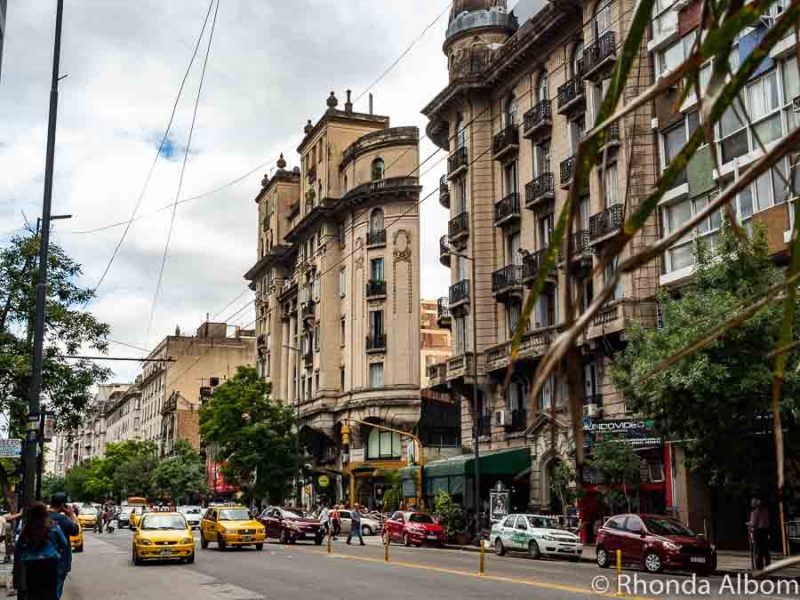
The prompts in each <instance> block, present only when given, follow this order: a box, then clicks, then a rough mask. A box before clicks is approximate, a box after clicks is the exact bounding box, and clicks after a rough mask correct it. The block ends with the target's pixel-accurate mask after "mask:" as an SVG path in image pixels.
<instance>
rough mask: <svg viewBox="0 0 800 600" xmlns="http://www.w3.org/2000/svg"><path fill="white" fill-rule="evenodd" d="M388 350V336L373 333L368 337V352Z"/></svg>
mask: <svg viewBox="0 0 800 600" xmlns="http://www.w3.org/2000/svg"><path fill="white" fill-rule="evenodd" d="M379 350H386V334H385V333H372V334H370V335H368V336H367V352H370V351H372V352H377V351H379Z"/></svg>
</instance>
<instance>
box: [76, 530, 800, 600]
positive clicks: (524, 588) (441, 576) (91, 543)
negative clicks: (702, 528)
mask: <svg viewBox="0 0 800 600" xmlns="http://www.w3.org/2000/svg"><path fill="white" fill-rule="evenodd" d="M366 542H367V546H366V547H363V548H362V547H360V546H347V545H345V544H344V542H343V541H342V540H340V541H338V542H334V544H333V552H332V554H330V555H328V554H327V552H326V548H325V546H321V547H320V546H314V545H313V544H303V543H299V544H297V545H294V546H283V545H281V544H278V543H268V544H267V545H266V547H265V548H264V550H263V551H262V552H256V551H255V550H254V549H250V548H246V549H237V550H228V551H226V552H220V551H219V550H217V549H216V548H215V547H214V546H213V545H212V547H211V548H210V549H209V550H201V549H200V546H199V543H198V544H197V560H196V562H195V564H194V565H182V564H180V565H178V564H157V565H156V564H150V565H144V566H141V567H134V566H133V565H132V564H131V560H130V554H131V534H130V532H129V531H127V530H122V531H118V532H115V533H113V534H110V535H109V534H103V535H99V534H94V533H87V534H86V551H85V552H84V553H83V554H78V555H76V556H75V558H74V565H73V572H72V574H71V576H70V579H69V580H68V581H67V585H66V589H65V596H64V597H65V599H66V600H89V599H91V600H95V599H100V598H102V599H103V600H106V599H109V600H111V599H113V600H127V599H133V598H136V599H137V600H139V599H142V598H147V599H148V600H150V599H152V600H160V599H162V598H163V599H170V600H172V599H175V598H189V599H191V600H223V599H224V600H261V599H265V600H266V599H269V600H271V599H273V598H276V599H278V598H279V599H280V600H307V599H309V598H314V597H325V598H342V599H345V598H346V599H348V600H376V598H377V599H380V600H391V599H394V598H415V599H419V598H423V599H425V598H436V599H443V600H449V599H453V600H465V599H487V600H489V599H491V600H497V599H498V598H503V599H506V598H508V599H517V598H519V599H523V598H524V599H525V600H530V599H531V598H536V599H537V600H540V599H541V600H556V599H558V600H561V599H565V598H567V599H569V598H596V597H597V596H598V595H601V594H597V593H596V592H594V591H592V581H593V579H595V578H596V577H598V576H602V577H607V578H608V583H609V589H608V593H607V594H606V595H611V596H613V593H614V591H615V574H614V571H613V570H601V569H599V568H598V567H596V566H595V565H592V564H587V563H572V562H567V561H561V560H548V559H543V560H530V559H528V558H525V557H521V556H506V557H502V558H500V557H497V556H494V555H493V554H491V553H488V552H487V553H486V555H485V561H486V562H485V575H484V576H479V575H478V560H479V556H478V554H477V553H473V552H464V551H459V550H440V549H435V548H405V547H402V546H396V545H392V546H391V547H390V557H389V563H385V562H384V558H383V546H382V545H381V543H380V538H378V537H371V538H367V539H366ZM623 574H624V575H625V576H626V577H628V578H629V579H628V586H629V587H628V590H627V591H629V592H631V593H630V594H625V595H626V596H629V597H637V598H655V597H659V598H662V597H688V596H697V595H709V596H713V597H728V598H735V597H744V596H746V595H751V594H745V593H744V591H745V590H740V591H741V593H735V592H736V591H737V588H734V587H731V586H736V585H740V584H739V583H737V582H736V580H735V579H734V580H730V581H729V584H730V585H729V586H728V587H725V588H724V589H722V591H723V593H721V594H720V593H719V592H720V589H721V586H722V585H723V584H724V583H725V580H723V578H721V577H712V578H709V579H708V580H703V579H702V578H697V579H694V580H693V579H692V577H691V576H686V575H671V574H664V575H659V576H649V575H647V574H645V573H642V572H639V571H630V570H626V571H624V573H623ZM634 576H635V577H637V578H638V579H639V582H638V583H637V584H634V582H633V581H631V580H630V578H633V577H634ZM693 581H694V584H695V588H694V591H695V593H694V594H692V593H690V592H692V589H691V586H692V584H693ZM704 581H706V582H707V583H705V584H704V583H703V582H704ZM635 585H638V587H635ZM704 585H708V589H707V590H706V589H705V588H704V587H703V586H704ZM742 585H743V584H742ZM667 586H673V587H672V589H669V588H668V587H667ZM678 586H683V587H682V588H681V589H680V590H679V593H678V594H675V593H669V592H673V591H675V588H676V587H678ZM759 591H763V590H759ZM784 591H786V590H775V593H771V594H769V593H768V594H762V593H758V594H757V595H758V597H760V598H766V597H770V598H790V597H794V598H797V596H796V595H794V594H791V593H788V594H787V593H782V592H784ZM687 592H689V593H687Z"/></svg>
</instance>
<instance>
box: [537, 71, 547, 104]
mask: <svg viewBox="0 0 800 600" xmlns="http://www.w3.org/2000/svg"><path fill="white" fill-rule="evenodd" d="M549 98H550V96H549V90H548V89H547V71H542V74H541V75H539V83H538V85H537V86H536V100H538V101H539V102H544V101H545V100H548V99H549Z"/></svg>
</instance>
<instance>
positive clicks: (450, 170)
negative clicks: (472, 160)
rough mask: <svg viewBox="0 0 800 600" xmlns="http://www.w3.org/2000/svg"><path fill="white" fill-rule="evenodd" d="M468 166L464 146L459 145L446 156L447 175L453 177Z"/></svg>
mask: <svg viewBox="0 0 800 600" xmlns="http://www.w3.org/2000/svg"><path fill="white" fill-rule="evenodd" d="M468 166H469V153H468V152H467V147H466V146H461V148H458V149H457V150H456V151H455V152H453V153H452V154H451V155H450V156H448V157H447V177H448V178H449V179H453V178H454V177H456V176H458V175H460V174H461V173H463V172H464V171H466V170H467V167H468Z"/></svg>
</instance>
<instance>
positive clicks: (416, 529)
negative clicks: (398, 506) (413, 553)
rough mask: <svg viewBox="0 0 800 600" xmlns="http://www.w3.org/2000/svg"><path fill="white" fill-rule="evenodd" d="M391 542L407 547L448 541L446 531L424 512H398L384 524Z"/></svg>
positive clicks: (439, 544) (439, 543)
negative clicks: (400, 543)
mask: <svg viewBox="0 0 800 600" xmlns="http://www.w3.org/2000/svg"><path fill="white" fill-rule="evenodd" d="M383 528H384V531H385V532H386V535H388V536H389V542H390V543H391V542H403V543H404V544H405V545H406V546H410V545H411V544H414V545H415V546H422V544H436V545H437V546H441V545H442V544H444V543H445V541H447V535H446V534H445V531H444V529H443V528H442V526H441V525H439V524H438V523H437V522H436V521H434V520H433V517H432V516H430V515H429V514H428V513H424V512H405V511H399V510H398V511H397V512H395V513H394V514H393V515H392V516H391V518H389V519H387V520H386V521H384V523H383Z"/></svg>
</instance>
